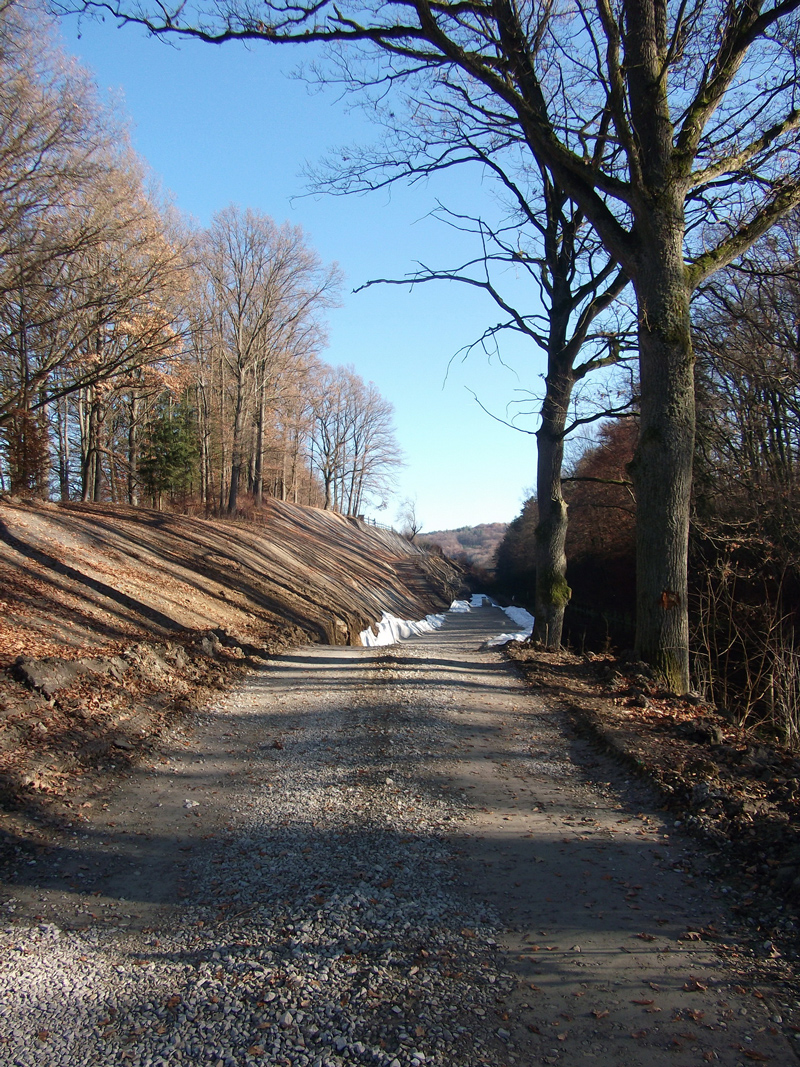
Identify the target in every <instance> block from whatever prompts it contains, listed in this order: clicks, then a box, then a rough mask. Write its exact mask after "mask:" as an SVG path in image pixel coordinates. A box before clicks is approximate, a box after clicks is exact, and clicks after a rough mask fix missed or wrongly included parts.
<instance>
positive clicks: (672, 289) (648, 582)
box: [631, 203, 695, 693]
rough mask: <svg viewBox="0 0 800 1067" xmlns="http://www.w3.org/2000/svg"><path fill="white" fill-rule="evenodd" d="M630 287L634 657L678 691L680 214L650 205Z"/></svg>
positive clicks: (683, 530) (687, 374)
mask: <svg viewBox="0 0 800 1067" xmlns="http://www.w3.org/2000/svg"><path fill="white" fill-rule="evenodd" d="M651 218H652V222H651V226H652V232H651V234H649V235H648V240H646V241H644V242H643V246H644V248H645V250H646V251H645V253H644V255H643V257H642V264H641V270H640V271H639V273H638V276H637V278H636V280H635V286H636V294H637V299H638V307H639V364H640V377H641V396H642V400H641V423H640V432H639V443H638V445H637V448H636V453H635V455H634V459H633V462H632V463H631V474H632V476H633V482H634V487H635V490H636V567H637V570H636V587H637V588H636V650H637V652H638V654H639V656H641V658H642V659H643V660H645V661H646V662H647V663H650V664H651V665H652V666H653V667H654V668H655V669H656V670H657V671H658V672H659V674H661V675H662V676H663V678H664V680H665V681H666V683H667V685H668V686H669V688H670V689H672V690H674V691H675V692H677V693H685V692H687V691H688V690H689V620H688V605H687V598H688V590H687V587H688V580H687V552H688V540H689V506H690V498H691V484H692V455H693V450H694V432H695V410H694V356H693V353H692V337H691V322H690V316H689V291H688V286H687V283H686V276H685V270H684V265H683V255H682V239H683V216H682V211H681V210H680V208H679V207H678V206H677V204H676V203H673V204H672V205H671V206H668V207H667V208H661V209H660V208H658V207H656V208H654V210H653V213H652V216H651Z"/></svg>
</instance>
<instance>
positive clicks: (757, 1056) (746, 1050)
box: [739, 1048, 770, 1063]
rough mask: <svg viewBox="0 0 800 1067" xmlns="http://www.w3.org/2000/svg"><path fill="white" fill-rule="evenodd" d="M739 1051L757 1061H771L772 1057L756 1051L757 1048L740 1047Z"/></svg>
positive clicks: (749, 1058)
mask: <svg viewBox="0 0 800 1067" xmlns="http://www.w3.org/2000/svg"><path fill="white" fill-rule="evenodd" d="M739 1051H740V1052H742V1053H744V1055H745V1056H746V1057H747V1059H748V1060H755V1061H756V1062H757V1063H769V1060H770V1057H769V1056H765V1055H764V1054H763V1053H761V1052H756V1050H755V1049H752V1048H743V1049H740V1050H739Z"/></svg>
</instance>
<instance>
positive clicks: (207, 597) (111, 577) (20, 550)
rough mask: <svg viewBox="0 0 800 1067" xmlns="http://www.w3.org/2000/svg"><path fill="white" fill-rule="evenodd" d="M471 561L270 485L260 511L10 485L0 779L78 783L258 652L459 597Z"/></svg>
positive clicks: (41, 785) (119, 760)
mask: <svg viewBox="0 0 800 1067" xmlns="http://www.w3.org/2000/svg"><path fill="white" fill-rule="evenodd" d="M460 585H461V582H460V574H459V571H458V569H457V568H456V567H455V566H454V565H453V564H451V563H450V562H449V561H447V560H443V559H441V558H439V557H437V556H434V555H429V554H428V553H426V552H425V551H424V550H422V549H420V548H418V547H417V546H414V545H411V544H409V542H408V541H406V540H405V539H404V538H402V537H400V536H399V535H398V534H396V533H394V532H393V531H390V530H384V529H381V528H377V527H372V526H369V525H366V524H365V523H363V522H360V521H359V520H356V519H348V518H346V517H344V516H342V515H338V514H335V513H333V512H323V511H319V510H317V509H314V508H305V507H300V506H297V505H292V504H287V503H282V502H280V501H271V502H270V505H269V507H268V509H267V511H266V514H265V518H264V521H263V523H260V524H255V523H239V522H230V521H227V522H226V521H220V520H213V521H212V520H204V519H198V518H193V517H189V516H182V515H174V514H167V513H162V512H156V511H148V510H144V509H136V508H129V507H122V506H119V505H85V504H67V505H53V504H45V503H40V502H30V501H20V500H10V499H8V498H6V499H5V500H4V501H2V502H0V794H1V795H3V796H4V797H5V799H6V802H7V803H8V802H12V803H16V802H18V801H20V800H24V801H25V802H26V804H29V803H30V802H31V801H35V802H37V803H42V802H44V801H45V800H46V798H48V797H51V798H52V797H54V796H60V797H62V798H63V797H65V796H66V795H67V794H69V793H70V792H71V790H72V784H73V783H74V780H75V777H76V776H77V775H80V774H81V773H83V772H84V771H86V770H87V769H91V770H93V771H94V770H98V769H99V770H108V771H111V770H116V769H118V768H119V767H120V766H123V765H125V764H126V763H128V762H131V761H133V760H135V759H136V758H137V756H138V755H140V754H141V752H142V751H144V750H147V749H148V748H150V747H152V744H153V743H154V741H155V739H156V738H157V737H158V736H159V735H160V733H161V732H162V730H163V728H164V725H165V724H166V723H167V722H168V721H169V720H170V719H171V718H172V717H174V715H175V714H176V713H178V714H181V713H183V712H185V711H186V710H187V709H188V708H191V707H193V706H198V705H201V704H202V703H203V702H204V701H205V700H207V698H208V694H209V692H210V691H213V690H214V689H217V688H220V687H225V686H226V685H227V684H228V683H229V682H230V681H231V680H232V678H233V677H236V676H237V675H238V674H239V673H240V672H241V669H242V666H243V665H245V664H246V661H247V660H248V658H249V659H253V658H257V659H263V658H265V657H268V656H269V655H272V654H274V653H276V652H280V651H281V650H283V649H285V648H286V647H288V646H291V645H296V644H300V643H308V642H312V643H322V644H331V645H357V644H360V643H361V642H360V637H359V634H360V633H361V631H363V630H364V629H366V628H367V626H369V625H370V624H371V623H374V622H376V621H378V620H379V619H380V616H381V613H382V612H383V611H389V612H391V613H392V614H394V615H397V616H399V617H401V618H412V619H419V618H422V617H423V616H425V615H426V614H427V613H429V612H431V611H440V610H442V609H443V608H445V607H447V605H448V604H449V603H450V600H451V599H452V597H453V595H455V593H456V592H458V590H459V589H460Z"/></svg>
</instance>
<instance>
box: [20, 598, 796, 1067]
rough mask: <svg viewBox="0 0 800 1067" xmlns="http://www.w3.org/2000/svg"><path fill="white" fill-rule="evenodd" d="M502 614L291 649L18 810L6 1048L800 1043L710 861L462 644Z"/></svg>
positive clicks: (612, 1047)
mask: <svg viewBox="0 0 800 1067" xmlns="http://www.w3.org/2000/svg"><path fill="white" fill-rule="evenodd" d="M507 629H508V620H507V618H506V617H505V616H504V615H503V614H502V613H501V612H499V611H498V610H496V609H494V608H489V607H484V608H481V609H478V610H473V611H471V612H470V613H466V614H451V615H449V616H448V617H447V622H446V624H445V626H444V628H443V629H442V630H440V631H438V632H436V633H434V634H430V635H426V636H423V637H419V638H414V639H412V640H410V641H407V642H403V643H402V644H400V645H395V646H393V647H392V648H389V649H369V650H368V649H347V648H330V647H318V646H316V647H313V648H305V649H301V650H297V651H295V652H294V653H292V654H290V655H286V656H284V657H281V658H280V659H277V660H275V661H273V662H272V663H271V664H270V665H269V666H268V667H265V669H264V670H263V671H260V672H258V673H256V674H254V675H253V676H252V678H251V679H250V680H249V681H248V682H247V684H246V685H245V686H244V687H243V688H241V689H240V690H238V691H237V692H235V693H231V694H229V695H227V696H226V697H225V698H224V699H222V700H221V702H220V703H219V705H218V706H216V707H214V708H211V709H209V711H208V713H207V714H206V715H204V716H202V717H200V718H199V719H198V720H196V721H195V722H194V723H193V724H192V726H191V729H190V728H189V727H187V728H186V729H185V730H184V731H183V732H182V733H176V734H175V735H174V736H173V737H172V739H171V743H170V744H169V745H168V746H167V747H166V748H165V749H164V750H163V752H162V753H161V755H159V756H157V757H155V758H154V759H153V760H152V761H150V762H148V764H147V765H143V766H141V767H140V768H139V769H138V770H137V771H136V772H134V773H133V774H131V775H130V776H129V777H128V778H127V779H126V780H124V781H123V782H122V783H121V784H120V785H119V786H117V787H116V788H115V790H114V791H113V792H110V793H105V794H102V793H100V794H98V793H96V792H91V791H88V792H87V794H86V796H85V798H83V799H82V800H81V804H82V805H84V806H82V807H81V808H80V809H79V810H80V813H81V818H79V819H78V818H76V820H75V822H74V824H73V825H72V826H71V827H69V828H68V829H67V831H66V834H64V833H62V834H61V835H56V834H55V833H54V832H53V831H51V830H48V829H47V828H46V827H44V826H42V827H41V830H40V831H37V833H36V834H34V835H32V840H31V843H30V846H29V847H26V848H25V849H22V850H21V851H20V853H19V858H18V861H17V864H16V866H15V868H14V870H13V871H12V872H10V874H9V881H8V882H7V883H6V885H5V886H4V889H3V900H2V903H1V904H0V907H1V908H2V914H3V915H4V920H3V921H4V923H5V925H4V927H2V929H1V932H0V1063H2V1064H14V1065H20V1067H22V1065H29V1064H30V1065H33V1064H36V1065H37V1067H49V1065H51V1064H52V1065H65V1067H66V1065H67V1064H69V1065H70V1067H74V1065H78V1064H83V1063H86V1064H90V1063H91V1064H96V1063H103V1064H105V1063H109V1064H110V1063H114V1064H118V1063H122V1064H131V1065H135V1067H159V1065H162V1064H169V1065H170V1067H171V1065H173V1064H207V1063H208V1064H213V1065H214V1067H233V1065H240V1064H242V1065H244V1064H250V1063H254V1064H257V1063H260V1064H280V1065H292V1064H299V1065H301V1067H304V1065H313V1067H340V1065H348V1067H349V1065H356V1064H358V1065H361V1064H379V1065H385V1067H421V1065H424V1064H441V1065H445V1064H446V1065H448V1067H475V1065H479V1064H481V1065H482V1064H487V1065H510V1064H517V1065H528V1064H539V1063H550V1064H564V1065H565V1067H567V1065H568V1067H575V1065H580V1064H583V1063H586V1064H597V1065H603V1067H605V1065H611V1064H613V1065H619V1067H645V1065H646V1067H661V1065H667V1064H669V1065H670V1067H701V1065H702V1064H704V1063H716V1064H719V1065H724V1067H744V1065H747V1064H752V1063H754V1062H757V1063H772V1064H774V1065H776V1067H784V1065H790V1064H793V1063H795V1062H797V1060H796V1056H795V1053H794V1051H793V1047H792V1046H793V1044H794V1043H795V1041H796V1039H795V1037H794V1035H793V1034H792V1033H791V1031H789V1030H788V1029H787V1028H786V1026H785V1019H786V1017H787V1012H788V1011H789V1010H790V1009H793V1008H794V1007H796V1005H795V1004H794V1002H791V1003H790V1002H789V1001H788V1000H787V999H785V998H786V996H787V994H786V991H782V990H774V989H769V988H766V987H764V986H759V985H758V984H757V983H754V980H753V977H752V971H751V969H750V966H749V962H748V960H749V956H748V952H749V949H750V947H751V946H749V945H748V944H745V943H744V942H743V939H744V940H745V941H746V937H745V934H744V933H743V932H742V931H741V930H740V929H739V928H737V926H736V925H735V923H734V922H733V920H732V919H731V917H730V916H729V914H728V913H727V912H726V903H725V897H726V892H725V886H724V885H715V884H714V883H713V882H709V881H708V880H707V879H706V876H705V875H704V874H703V873H702V867H703V858H702V855H701V854H699V853H697V852H696V851H695V849H694V846H693V845H692V844H691V842H690V841H689V840H688V839H684V838H682V837H681V836H680V834H679V833H676V832H675V829H674V827H673V826H672V825H671V823H670V825H667V823H666V822H665V819H666V816H665V814H664V813H663V812H659V811H658V810H657V809H656V807H655V801H654V799H653V798H652V797H649V796H648V795H647V794H646V793H644V792H643V791H642V788H641V787H640V786H638V785H636V784H635V783H631V782H628V781H626V778H625V773H626V772H624V771H621V770H619V769H618V768H617V767H616V766H615V765H614V764H613V763H611V762H610V761H608V760H607V758H606V757H605V756H604V755H602V754H599V753H598V752H597V751H595V750H594V749H592V748H591V747H590V746H589V744H588V742H586V741H583V740H580V739H578V738H576V737H575V736H574V735H573V734H572V733H571V731H570V730H569V727H568V724H567V723H566V722H565V721H564V720H563V717H562V714H561V713H560V712H559V711H557V710H554V709H552V708H548V707H547V706H545V704H544V703H543V702H542V701H541V699H540V698H539V697H538V696H537V694H536V692H535V691H532V690H530V689H528V688H526V686H525V685H524V684H523V682H522V681H521V680H520V679H519V677H518V676H517V674H516V672H515V670H514V668H513V666H512V665H510V664H509V663H508V662H507V661H505V660H504V659H503V657H502V655H501V654H500V653H498V652H497V651H493V650H488V651H486V650H482V645H483V644H484V642H485V641H486V639H487V638H489V637H490V636H492V635H493V634H497V633H499V632H502V631H504V630H507ZM760 949H761V950H762V951H768V948H767V949H764V946H760ZM798 1044H800V1042H798Z"/></svg>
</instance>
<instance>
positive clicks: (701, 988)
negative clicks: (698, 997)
mask: <svg viewBox="0 0 800 1067" xmlns="http://www.w3.org/2000/svg"><path fill="white" fill-rule="evenodd" d="M707 989H708V986H707V985H704V984H703V983H702V982H698V981H697V979H696V978H690V979H689V981H688V982H684V983H683V991H684V993H705V991H706V990H707Z"/></svg>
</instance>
